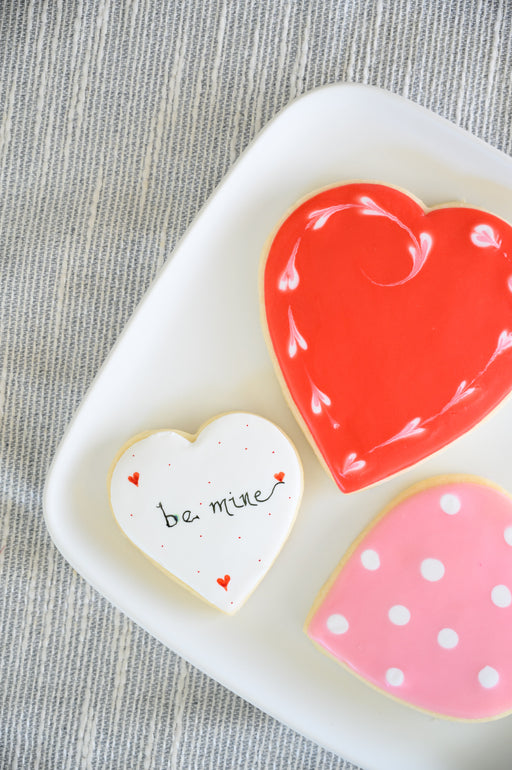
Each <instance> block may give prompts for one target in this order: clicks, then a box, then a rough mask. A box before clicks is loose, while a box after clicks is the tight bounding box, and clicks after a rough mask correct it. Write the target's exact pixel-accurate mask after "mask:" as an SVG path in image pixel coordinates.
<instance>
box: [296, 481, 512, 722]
mask: <svg viewBox="0 0 512 770" xmlns="http://www.w3.org/2000/svg"><path fill="white" fill-rule="evenodd" d="M305 630H306V633H307V635H308V636H309V637H310V638H311V639H312V640H313V642H314V643H315V644H316V645H318V647H319V648H320V649H321V650H322V651H323V652H326V653H328V654H329V655H330V656H331V657H333V658H334V659H335V660H337V661H338V662H340V663H342V664H343V665H344V666H345V667H346V668H347V669H348V670H350V671H352V672H353V673H355V674H357V675H358V676H359V677H361V678H362V679H363V680H365V681H366V682H367V683H369V684H371V685H373V686H374V687H376V688H377V689H379V690H381V691H382V692H384V693H386V694H387V695H389V696H392V697H394V698H396V699H398V700H400V701H404V702H405V703H406V704H408V705H411V706H414V707H416V708H419V709H421V710H424V711H428V712H431V713H434V714H436V715H438V716H444V717H451V718H456V719H463V720H487V719H494V718H497V717H499V716H504V715H505V714H507V713H510V712H511V711H512V656H511V654H510V650H511V649H512V498H511V497H510V496H509V495H508V494H507V493H506V492H504V491H503V490H501V489H499V488H497V487H495V486H493V485H491V484H490V483H488V482H486V481H484V480H483V479H478V478H476V477H471V476H445V477H439V478H436V479H432V480H430V481H428V482H426V483H424V484H420V485H417V486H415V487H413V488H412V489H410V490H408V491H407V492H406V493H405V494H404V495H402V496H401V497H400V498H398V500H395V501H394V502H393V503H392V504H391V505H390V506H389V507H388V508H387V509H386V510H385V511H384V512H383V513H381V515H380V516H378V517H377V519H376V520H375V521H374V522H373V524H371V525H370V527H369V528H368V529H367V530H366V531H365V532H364V533H363V534H362V535H361V536H360V537H359V538H358V540H357V541H356V542H355V543H354V544H353V545H352V547H351V548H350V549H349V551H348V553H347V554H346V555H345V557H344V558H343V560H342V562H341V564H340V566H339V567H338V569H337V570H336V571H335V573H334V574H333V576H332V577H331V578H330V580H329V581H328V583H327V585H326V586H325V587H324V588H323V590H322V591H321V593H320V595H319V597H318V598H317V601H316V602H315V605H314V607H313V609H312V611H311V613H310V615H309V618H308V620H307V622H306V628H305Z"/></svg>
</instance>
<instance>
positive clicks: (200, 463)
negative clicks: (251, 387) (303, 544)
mask: <svg viewBox="0 0 512 770" xmlns="http://www.w3.org/2000/svg"><path fill="white" fill-rule="evenodd" d="M302 486H303V481H302V466H301V463H300V460H299V457H298V455H297V452H296V450H295V448H294V447H293V445H292V444H291V442H290V441H289V439H288V438H287V437H286V436H285V435H284V433H282V431H281V430H280V429H279V428H277V427H276V426H275V425H274V424H273V423H271V422H269V421H268V420H265V419H264V418H262V417H258V416H256V415H253V414H245V413H242V412H233V413H229V414H224V415H221V416H219V417H217V418H215V419H213V420H211V421H210V422H209V423H207V424H206V426H204V427H203V429H202V430H201V431H200V432H199V433H198V434H197V435H196V436H189V435H187V434H184V433H181V432H179V431H175V430H162V431H156V432H153V433H146V434H143V435H142V436H136V437H135V438H134V439H132V440H131V441H130V442H129V443H128V444H127V445H126V446H125V447H124V448H123V449H122V450H121V453H120V455H118V457H117V458H116V460H115V462H114V465H113V469H112V471H111V474H110V500H111V505H112V510H113V513H114V516H115V519H116V521H117V523H118V524H119V526H120V527H121V529H122V530H123V532H124V534H125V535H126V536H127V537H128V538H129V539H130V540H131V541H132V542H133V543H134V544H135V545H136V546H137V547H138V548H140V550H141V551H143V553H144V554H145V555H146V556H148V557H149V558H150V559H152V560H153V561H154V562H156V563H157V564H158V566H160V567H162V568H163V569H164V570H165V571H166V572H167V573H169V574H170V575H171V576H172V577H174V578H176V579H178V580H179V581H180V582H181V583H183V584H184V585H186V586H187V587H188V588H190V589H191V590H192V591H193V592H194V593H196V594H198V595H199V596H200V597H202V598H203V599H205V600H206V601H207V602H209V603H210V604H212V605H214V606H215V607H218V608H219V609H220V610H222V611H223V612H226V613H229V614H231V613H233V612H236V610H238V609H239V608H240V607H241V605H242V604H243V603H244V601H245V600H246V599H247V598H248V596H249V595H250V594H251V593H252V591H253V590H254V589H255V588H256V586H257V585H258V583H259V582H260V580H261V579H262V578H263V576H264V575H265V573H266V572H267V570H268V569H269V568H270V566H271V565H272V563H273V561H274V559H275V558H276V556H277V555H278V553H279V551H280V550H281V547H282V546H283V544H284V542H285V540H286V538H287V537H288V534H289V532H290V529H291V527H292V525H293V522H294V519H295V515H296V513H297V509H298V506H299V503H300V499H301V497H302Z"/></svg>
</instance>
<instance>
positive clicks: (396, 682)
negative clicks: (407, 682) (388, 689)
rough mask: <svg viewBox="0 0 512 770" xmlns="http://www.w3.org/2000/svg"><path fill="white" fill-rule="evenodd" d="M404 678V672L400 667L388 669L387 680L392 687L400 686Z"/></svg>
mask: <svg viewBox="0 0 512 770" xmlns="http://www.w3.org/2000/svg"><path fill="white" fill-rule="evenodd" d="M404 679H405V677H404V672H403V671H401V669H399V668H388V670H387V671H386V682H387V683H388V684H390V685H391V686H392V687H400V685H401V684H403V683H404Z"/></svg>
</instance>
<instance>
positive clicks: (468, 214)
mask: <svg viewBox="0 0 512 770" xmlns="http://www.w3.org/2000/svg"><path fill="white" fill-rule="evenodd" d="M262 288H263V305H264V323H265V326H266V330H267V337H268V340H269V344H270V349H271V351H272V354H273V357H274V363H275V365H276V368H277V371H278V374H279V376H280V379H281V382H282V385H283V387H284V390H285V393H286V394H287V395H288V396H289V400H290V403H291V405H292V407H293V408H294V411H295V413H296V416H297V417H298V419H299V421H300V423H301V425H302V427H303V428H304V430H305V432H306V435H307V436H308V438H309V439H310V440H311V442H312V444H313V447H314V448H315V449H316V450H317V452H318V455H319V457H320V458H321V460H322V461H323V463H324V465H325V466H326V467H327V469H328V471H329V472H330V474H331V475H332V477H333V479H334V480H335V482H336V483H337V484H338V486H339V487H340V489H342V490H343V491H344V492H352V491H355V490H358V489H362V488H363V487H367V486H369V485H371V484H374V483H376V482H378V481H379V480H381V479H385V478H387V477H389V476H390V475H392V474H395V473H397V472H398V471H401V470H403V469H405V468H407V467H409V466H411V465H413V464H414V463H416V462H418V461H419V460H421V459H423V458H424V457H428V456H429V455H430V454H432V453H433V452H436V451H437V450H439V449H441V448H442V447H444V446H446V445H447V444H448V443H450V442H451V441H453V440H454V439H455V438H457V437H458V436H460V435H462V434H463V433H465V432H466V431H468V430H469V429H470V428H472V427H473V426H475V425H476V424H477V423H478V422H479V421H480V420H481V419H482V418H483V417H484V416H485V415H487V414H489V412H491V411H492V410H493V409H494V408H495V407H496V406H497V405H498V404H499V403H500V402H501V401H502V399H503V398H504V397H505V396H506V395H507V394H508V393H509V391H510V390H511V388H512V227H511V226H510V225H509V224H507V223H506V222H504V221H503V220H502V219H499V218H498V217H496V216H494V215H493V214H489V213H486V212H483V211H480V210H477V209H472V208H468V207H465V206H462V205H451V206H441V207H438V208H435V209H430V210H426V209H425V208H424V207H423V205H422V204H420V202H419V201H417V200H416V199H415V198H413V197H411V196H410V195H408V194H406V193H404V192H402V191H400V190H397V189H395V188H392V187H388V186H386V185H380V184H370V183H362V182H361V183H354V184H346V185H341V186H339V187H334V188H331V189H328V190H324V191H323V192H320V193H318V194H316V195H314V196H312V197H310V198H309V199H307V200H305V201H304V202H302V203H301V204H300V205H298V206H297V207H296V208H295V209H294V210H293V211H292V212H291V213H290V214H289V216H287V218H286V219H285V220H284V221H283V222H282V224H281V225H280V226H279V228H278V229H277V231H276V233H275V235H274V237H273V238H272V241H271V243H270V245H269V248H268V251H267V252H266V254H265V256H264V264H263V269H262Z"/></svg>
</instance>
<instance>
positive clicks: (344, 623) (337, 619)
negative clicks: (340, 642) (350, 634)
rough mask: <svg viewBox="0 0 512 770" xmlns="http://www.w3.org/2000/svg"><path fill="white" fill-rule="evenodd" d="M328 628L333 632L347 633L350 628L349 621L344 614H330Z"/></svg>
mask: <svg viewBox="0 0 512 770" xmlns="http://www.w3.org/2000/svg"><path fill="white" fill-rule="evenodd" d="M327 628H328V629H329V631H330V632H331V634H346V633H347V631H348V629H349V622H348V620H347V619H346V617H345V616H344V615H329V617H328V618H327Z"/></svg>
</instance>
